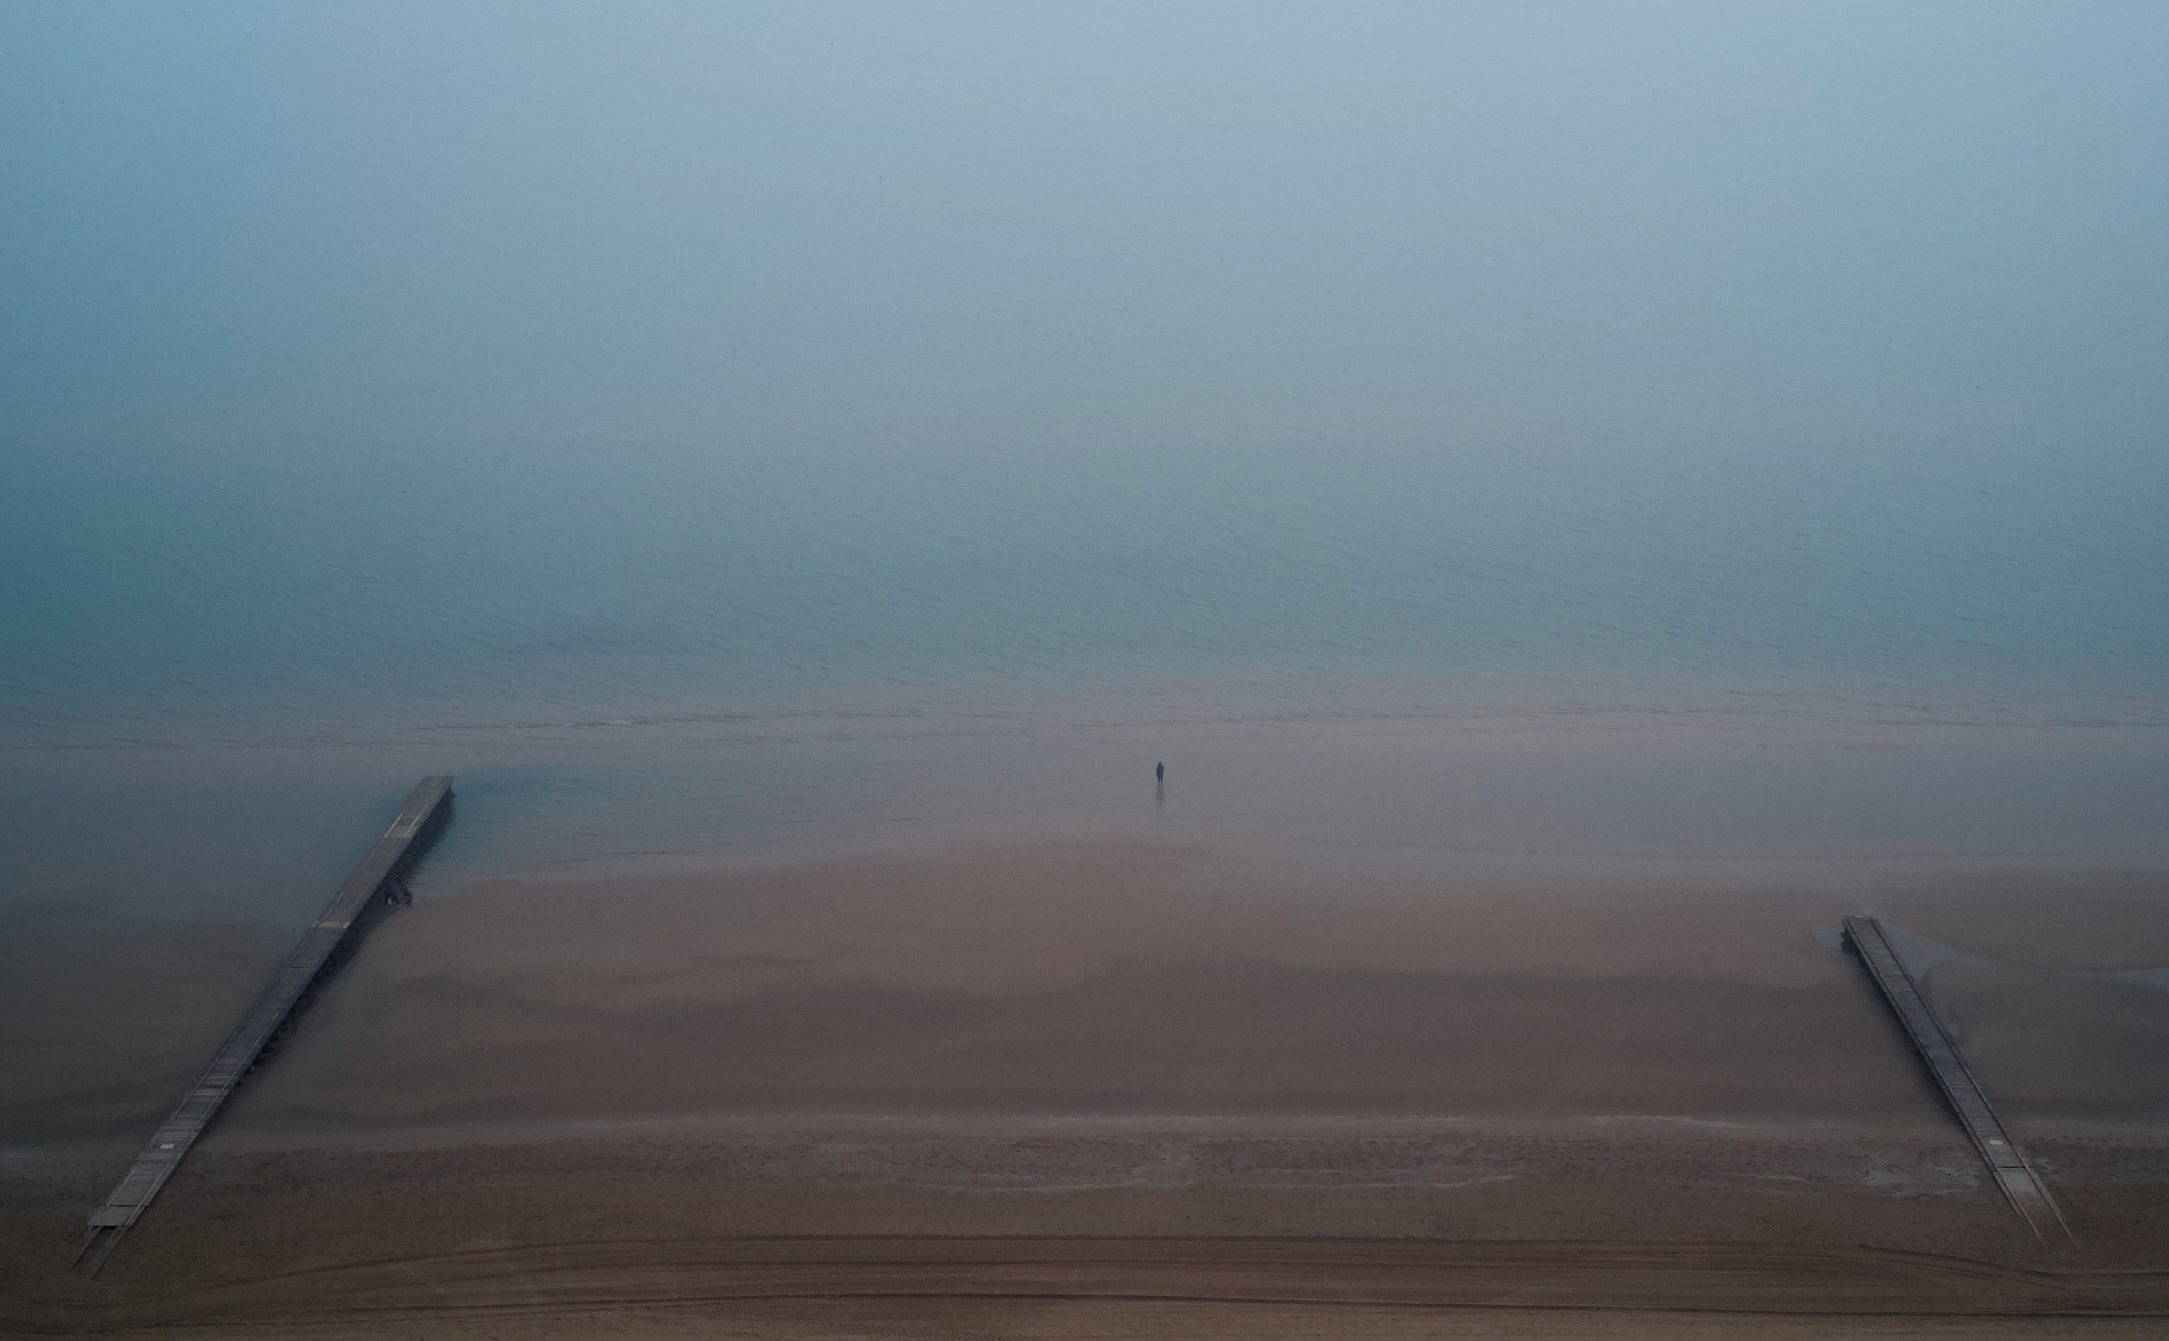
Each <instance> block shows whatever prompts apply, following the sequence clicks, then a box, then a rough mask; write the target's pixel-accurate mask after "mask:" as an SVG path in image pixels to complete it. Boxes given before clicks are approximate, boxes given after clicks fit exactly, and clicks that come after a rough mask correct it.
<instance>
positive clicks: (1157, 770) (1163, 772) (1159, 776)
mask: <svg viewBox="0 0 2169 1341" xmlns="http://www.w3.org/2000/svg"><path fill="white" fill-rule="evenodd" d="M1152 780H1153V781H1154V782H1165V781H1167V765H1166V764H1154V765H1153V766H1152Z"/></svg>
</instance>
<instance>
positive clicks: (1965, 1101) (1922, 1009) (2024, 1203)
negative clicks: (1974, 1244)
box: [1845, 917, 2071, 1239]
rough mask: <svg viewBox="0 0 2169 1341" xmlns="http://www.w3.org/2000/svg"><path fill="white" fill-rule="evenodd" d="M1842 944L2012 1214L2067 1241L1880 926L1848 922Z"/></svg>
mask: <svg viewBox="0 0 2169 1341" xmlns="http://www.w3.org/2000/svg"><path fill="white" fill-rule="evenodd" d="M1845 940H1846V943H1847V944H1849V945H1850V946H1852V948H1853V952H1854V953H1855V954H1857V955H1859V956H1860V962H1861V963H1862V964H1865V965H1866V966H1867V969H1868V976H1869V977H1870V978H1873V979H1874V980H1875V986H1876V988H1877V990H1879V991H1880V992H1882V994H1883V1000H1884V1001H1886V1002H1888V1003H1889V1005H1890V1012H1891V1014H1893V1015H1895V1016H1897V1017H1898V1023H1899V1024H1901V1025H1903V1026H1904V1027H1905V1032H1906V1034H1907V1035H1908V1036H1909V1037H1910V1038H1911V1039H1912V1040H1913V1048H1914V1050H1915V1051H1917V1052H1918V1053H1919V1054H1920V1058H1921V1061H1922V1062H1924V1063H1926V1064H1927V1067H1928V1072H1929V1074H1930V1075H1932V1076H1934V1077H1935V1082H1936V1086H1937V1087H1938V1088H1939V1089H1941V1090H1942V1091H1943V1097H1944V1098H1945V1099H1947V1100H1949V1101H1950V1105H1951V1111H1952V1112H1953V1113H1956V1114H1957V1115H1958V1124H1959V1125H1960V1126H1962V1127H1964V1128H1965V1129H1966V1135H1967V1136H1968V1137H1969V1138H1971V1139H1972V1141H1973V1148H1974V1149H1976V1150H1978V1151H1980V1152H1981V1160H1982V1162H1983V1163H1985V1164H1987V1165H1988V1172H1989V1176H1990V1177H1992V1178H1994V1179H1995V1180H1996V1186H1997V1187H1998V1188H2001V1189H2002V1191H2003V1195H2004V1197H2005V1198H2006V1199H2007V1200H2009V1201H2010V1203H2011V1207H2012V1209H2014V1210H2016V1211H2017V1212H2018V1213H2019V1215H2020V1216H2021V1217H2023V1218H2024V1219H2025V1221H2026V1224H2027V1225H2028V1226H2029V1227H2030V1228H2032V1230H2033V1232H2034V1233H2035V1235H2037V1236H2038V1237H2040V1238H2042V1239H2047V1238H2048V1237H2049V1231H2050V1230H2051V1229H2054V1230H2057V1231H2059V1232H2060V1233H2062V1234H2063V1235H2064V1236H2065V1237H2069V1236H2070V1234H2071V1226H2070V1225H2068V1224H2066V1223H2065V1222H2064V1216H2063V1212H2062V1211H2060V1210H2058V1209H2057V1207H2056V1199H2055V1198H2054V1197H2051V1196H2050V1195H2049V1190H2048V1187H2047V1185H2046V1184H2044V1183H2043V1182H2042V1181H2041V1175H2039V1174H2038V1173H2035V1172H2034V1168H2033V1165H2032V1164H2030V1163H2028V1162H2027V1160H2026V1155H2025V1152H2024V1151H2022V1150H2020V1149H2019V1145H2018V1142H2017V1141H2015V1140H2013V1139H2012V1138H2011V1133H2010V1132H2009V1131H2008V1130H2007V1129H2006V1128H2005V1127H2004V1125H2003V1119H2001V1118H1999V1117H1997V1116H1996V1110H1995V1108H1994V1107H1993V1106H1992V1105H1990V1103H1989V1102H1988V1095H1987V1094H1986V1093H1984V1092H1983V1091H1982V1089H1981V1084H1980V1082H1979V1081H1977V1080H1975V1079H1974V1078H1973V1071H1972V1069H1971V1068H1969V1067H1968V1066H1967V1065H1966V1059H1965V1055H1964V1054H1963V1053H1961V1052H1959V1051H1958V1043H1957V1041H1956V1040H1955V1039H1953V1038H1952V1037H1951V1035H1950V1031H1949V1030H1947V1029H1945V1028H1944V1027H1943V1022H1942V1021H1941V1020H1939V1019H1937V1018H1936V1013H1935V1012H1934V1011H1933V1010H1931V1009H1930V1008H1929V1006H1928V998H1927V996H1926V994H1924V993H1923V992H1922V991H1921V989H1920V984H1919V983H1917V982H1915V981H1914V980H1913V975H1912V974H1911V973H1910V972H1908V971H1907V969H1906V967H1905V964H1904V963H1903V962H1902V961H1900V960H1899V958H1898V952H1897V951H1896V950H1894V949H1892V948H1891V944H1890V938H1889V937H1888V936H1886V935H1884V934H1883V924H1882V923H1881V922H1879V921H1877V920H1876V919H1875V918H1872V917H1848V918H1846V919H1845Z"/></svg>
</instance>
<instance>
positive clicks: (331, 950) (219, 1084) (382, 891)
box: [76, 776, 452, 1272]
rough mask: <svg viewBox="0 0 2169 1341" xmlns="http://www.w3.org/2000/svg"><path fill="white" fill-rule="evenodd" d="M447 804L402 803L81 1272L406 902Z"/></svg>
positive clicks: (123, 1202)
mask: <svg viewBox="0 0 2169 1341" xmlns="http://www.w3.org/2000/svg"><path fill="white" fill-rule="evenodd" d="M451 795H452V779H450V778H449V777H441V776H434V777H427V778H423V779H422V781H421V783H420V785H418V786H417V787H415V789H414V790H413V792H411V793H409V795H408V796H407V800H406V804H404V805H402V806H400V807H399V814H398V815H397V816H395V817H394V818H393V820H392V822H391V824H390V825H389V826H388V827H387V828H386V829H385V830H384V832H383V834H382V835H381V836H380V837H378V839H377V841H376V842H375V843H374V844H372V845H371V846H370V848H369V852H368V854H367V855H366V856H364V857H363V858H362V859H361V864H360V865H359V866H356V867H355V868H354V873H353V874H352V875H350V876H348V877H347V878H346V883H345V884H343V885H341V886H339V892H338V893H337V894H336V895H334V896H333V898H332V901H331V903H330V904H329V905H328V906H327V907H326V908H325V909H324V911H323V912H322V913H321V914H319V915H318V916H317V919H316V920H315V921H314V922H312V923H310V924H309V929H308V930H307V931H305V932H303V933H302V937H301V943H300V944H299V945H297V946H295V947H294V951H293V953H292V954H290V955H288V956H287V957H286V962H285V963H284V964H282V965H280V967H279V971H278V975H277V976H276V977H274V978H272V980H271V982H270V984H269V985H268V986H266V987H265V988H264V990H263V994H262V995H261V996H259V997H257V998H256V1003H255V1004H254V1005H252V1006H250V1007H249V1009H248V1013H247V1014H246V1015H243V1016H242V1017H241V1023H240V1024H239V1025H237V1026H235V1028H234V1031H233V1032H232V1033H231V1034H229V1035H227V1037H226V1041H225V1043H224V1044H222V1045H221V1046H220V1047H219V1050H218V1055H217V1056H215V1057H213V1058H212V1059H211V1064H210V1066H209V1067H207V1068H205V1070H204V1072H203V1074H202V1076H200V1077H199V1078H198V1079H197V1081H196V1083H195V1085H194V1086H192V1087H191V1088H190V1089H189V1091H188V1097H186V1098H184V1099H182V1100H181V1106H180V1107H178V1108H176V1109H174V1110H173V1114H172V1116H170V1117H168V1118H167V1119H166V1120H165V1122H164V1123H162V1124H160V1126H159V1128H158V1133H157V1135H155V1136H153V1137H151V1139H150V1143H149V1144H148V1145H146V1146H144V1147H143V1153H142V1154H141V1155H139V1156H137V1157H136V1162H135V1166H134V1167H133V1168H131V1169H129V1171H128V1175H127V1176H126V1177H125V1178H122V1179H121V1181H120V1185H119V1186H118V1187H115V1188H114V1189H113V1194H112V1195H111V1196H109V1197H107V1198H106V1200H105V1204H104V1205H103V1206H100V1207H99V1208H98V1209H97V1210H96V1211H94V1212H92V1213H91V1217H90V1226H89V1229H88V1230H87V1232H85V1234H84V1236H83V1246H82V1249H81V1251H79V1252H78V1253H77V1254H76V1262H77V1264H78V1265H79V1266H86V1267H87V1268H88V1269H89V1270H90V1271H93V1272H95V1271H96V1270H97V1269H98V1268H99V1267H100V1266H102V1265H104V1263H105V1259H106V1258H107V1257H108V1256H109V1255H111V1253H112V1251H113V1248H114V1246H115V1245H116V1244H118V1243H119V1242H120V1238H121V1235H123V1234H125V1233H126V1232H127V1231H128V1227H129V1226H130V1225H133V1224H134V1223H135V1222H136V1220H137V1219H138V1218H140V1217H141V1216H142V1214H143V1212H144V1211H145V1209H147V1208H148V1207H149V1206H150V1204H151V1199H152V1198H153V1197H155V1196H157V1195H158V1190H159V1189H160V1188H162V1187H164V1186H165V1185H166V1180H167V1179H168V1178H171V1177H172V1176H173V1171H174V1170H175V1169H176V1168H178V1167H179V1166H180V1163H181V1160H182V1158H183V1157H184V1156H185V1155H187V1154H188V1149H189V1147H190V1146H192V1145H194V1144H195V1142H196V1138H197V1137H199V1136H201V1135H202V1134H203V1131H204V1128H205V1127H207V1126H208V1125H210V1122H211V1119H212V1118H213V1117H214V1116H216V1115H217V1113H218V1110H219V1105H221V1104H223V1103H225V1102H226V1099H227V1097H228V1096H230V1095H231V1094H232V1093H233V1092H234V1089H235V1087H236V1086H238V1085H239V1084H240V1083H241V1078H242V1077H243V1076H245V1075H247V1074H248V1072H249V1068H251V1067H252V1066H254V1065H255V1064H256V1062H257V1060H258V1059H259V1058H260V1057H261V1056H262V1055H263V1052H264V1049H265V1048H266V1047H268V1046H270V1045H271V1044H272V1043H273V1042H274V1041H275V1040H276V1039H277V1038H278V1037H279V1035H280V1034H281V1033H282V1032H283V1031H284V1030H285V1029H286V1028H287V1027H288V1026H289V1025H290V1024H291V1023H292V1022H293V1020H294V1018H295V1017H296V1016H297V1014H298V1013H299V1011H300V1010H301V1008H302V1007H303V1006H305V1005H306V1004H307V1002H308V999H309V995H310V990H311V989H312V988H313V987H315V986H316V985H317V984H318V983H319V982H320V981H321V980H323V979H325V978H328V977H329V976H330V971H332V970H335V969H336V968H337V966H338V963H339V962H340V961H341V960H342V959H343V955H344V952H346V951H349V950H351V949H352V948H353V946H354V944H355V943H357V942H358V940H359V932H360V930H361V927H362V924H363V923H364V922H365V921H366V920H367V915H368V913H369V912H370V910H371V908H372V907H373V906H375V905H376V903H377V900H378V898H379V896H382V900H383V902H384V903H386V904H392V903H406V902H409V901H410V899H411V897H412V896H411V895H409V894H408V892H407V887H406V880H405V876H406V873H407V871H408V869H409V868H410V867H411V866H412V865H413V863H414V861H415V859H416V858H417V857H418V856H420V854H421V850H422V848H423V846H425V844H426V841H427V839H428V837H429V835H430V834H431V833H432V832H434V830H435V828H436V824H437V822H438V821H439V820H441V819H442V817H443V816H444V814H445V813H446V810H447V807H446V804H445V803H446V802H447V801H448V800H449V799H450V798H451Z"/></svg>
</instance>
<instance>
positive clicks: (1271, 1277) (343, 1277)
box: [0, 1237, 2169, 1334]
mask: <svg viewBox="0 0 2169 1341" xmlns="http://www.w3.org/2000/svg"><path fill="white" fill-rule="evenodd" d="M98 1293H99V1294H104V1295H105V1297H103V1298H100V1297H97V1295H96V1294H92V1293H85V1294H81V1295H77V1296H76V1297H73V1298H55V1297H48V1298H45V1299H20V1298H6V1299H0V1327H5V1328H7V1329H9V1330H13V1331H16V1332H18V1333H31V1334H65V1333H70V1332H77V1331H120V1330H127V1329H131V1328H141V1327H155V1326H160V1325H172V1324H182V1323H186V1324H199V1325H200V1324H213V1323H216V1324H254V1325H264V1324H274V1323H277V1324H286V1325H306V1324H322V1323H335V1322H354V1321H360V1320H367V1319H369V1318H379V1319H384V1320H387V1321H389V1320H392V1319H404V1320H407V1321H413V1320H416V1319H418V1318H421V1317H424V1316H429V1315H439V1316H443V1315H458V1314H466V1315H481V1314H489V1313H523V1314H532V1313H536V1312H552V1311H558V1310H576V1309H591V1308H595V1307H598V1306H603V1307H609V1306H618V1307H623V1306H631V1305H657V1304H695V1303H701V1304H726V1303H731V1302H747V1303H752V1302H756V1301H768V1302H773V1301H784V1300H822V1299H848V1298H869V1299H870V1298H888V1299H904V1298H923V1299H929V1300H935V1299H971V1298H982V1299H1002V1298H1008V1299H1043V1300H1090V1299H1103V1300H1130V1301H1138V1300H1152V1301H1194V1302H1218V1303H1247V1304H1310V1305H1318V1304H1328V1305H1330V1304H1339V1305H1349V1306H1362V1305H1397V1306H1402V1307H1409V1306H1414V1307H1438V1308H1501V1309H1512V1308H1543V1309H1670V1310H1696V1311H1711V1312H1739V1313H1788V1314H1823V1315H1844V1314H1886V1315H1887V1314H1911V1315H1939V1314H1940V1315H1953V1314H1970V1315H2001V1316H2014V1317H2016V1316H2035V1317H2051V1316H2063V1317H2083V1316H2092V1317H2151V1316H2169V1271H2035V1270H2027V1269H2023V1268H2017V1267H2005V1266H1997V1265H1994V1264H1992V1263H1988V1262H1978V1261H1969V1260H1966V1259H1964V1258H1955V1257H1939V1256H1934V1255H1930V1254H1925V1253H1911V1252H1901V1251H1895V1250H1889V1249H1876V1248H1865V1247H1862V1248H1834V1247H1785V1246H1778V1245H1768V1244H1751V1243H1623V1242H1551V1243H1546V1242H1525V1241H1517V1242H1424V1241H1411V1240H1350V1239H1146V1238H1103V1239H1093V1238H997V1237H985V1238H904V1237H899V1238H875V1237H853V1238H749V1239H716V1240H695V1241H669V1242H622V1243H561V1244H539V1245H534V1246H527V1247H517V1248H506V1249H487V1250H478V1251H469V1252H457V1253H445V1254H436V1255H429V1256H417V1257H399V1258H386V1259H381V1260H376V1261H367V1262H357V1263H352V1264H349V1265H345V1266H337V1267H329V1268H322V1269H318V1270H311V1271H302V1272H293V1273H287V1274H282V1275H276V1276H269V1277H264V1278H262V1279H258V1280H251V1281H241V1282H234V1283H230V1284H225V1285H219V1286H214V1287H211V1288H207V1289H202V1290H192V1291H185V1292H179V1293H171V1294H162V1295H153V1296H146V1297H141V1298H126V1297H114V1296H113V1295H112V1294H110V1293H107V1292H105V1291H99V1292H98Z"/></svg>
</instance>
